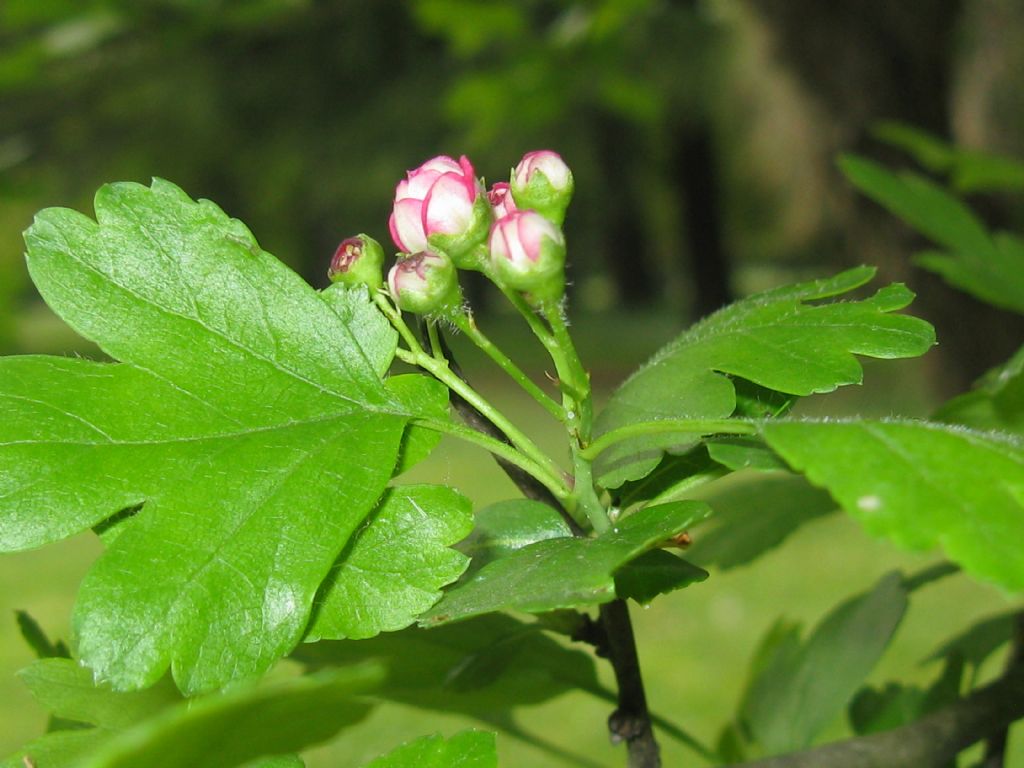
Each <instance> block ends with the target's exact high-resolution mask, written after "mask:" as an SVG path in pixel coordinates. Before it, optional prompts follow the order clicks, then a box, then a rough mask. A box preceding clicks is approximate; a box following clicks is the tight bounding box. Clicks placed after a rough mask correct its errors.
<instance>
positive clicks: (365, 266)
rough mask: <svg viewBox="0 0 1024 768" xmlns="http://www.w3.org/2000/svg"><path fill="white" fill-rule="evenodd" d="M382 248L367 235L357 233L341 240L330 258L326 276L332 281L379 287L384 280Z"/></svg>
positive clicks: (373, 287) (374, 288)
mask: <svg viewBox="0 0 1024 768" xmlns="http://www.w3.org/2000/svg"><path fill="white" fill-rule="evenodd" d="M383 266H384V249H383V248H381V247H380V243H378V242H377V241H376V240H374V239H373V238H372V237H370V236H369V235H357V236H356V237H349V238H347V239H345V240H342V241H341V245H339V246H338V249H337V250H336V251H335V252H334V256H333V258H331V265H330V267H328V269H327V277H329V278H330V279H331V282H332V283H343V284H345V285H360V284H361V285H366V286H369V287H370V288H371V289H373V290H376V289H377V288H380V286H381V283H383V282H384V276H383Z"/></svg>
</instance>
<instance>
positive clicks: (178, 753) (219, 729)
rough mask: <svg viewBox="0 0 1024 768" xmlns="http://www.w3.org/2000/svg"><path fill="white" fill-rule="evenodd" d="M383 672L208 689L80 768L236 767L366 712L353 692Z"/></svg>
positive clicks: (311, 740)
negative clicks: (220, 691) (212, 691)
mask: <svg viewBox="0 0 1024 768" xmlns="http://www.w3.org/2000/svg"><path fill="white" fill-rule="evenodd" d="M377 679H379V669H376V668H374V667H372V666H366V665H364V666H361V667H354V668H350V669H347V670H337V671H334V672H331V673H319V674H317V675H312V676H306V677H296V678H292V679H289V680H286V681H284V682H281V683H277V684H274V685H266V686H261V687H259V688H240V689H235V690H232V691H230V692H228V693H224V694H214V695H209V696H204V697H202V698H199V699H196V700H194V701H191V702H188V703H183V704H180V705H178V706H176V707H173V708H172V709H169V710H167V711H165V712H163V713H162V714H160V715H157V716H156V717H154V718H151V719H149V720H147V721H145V722H142V723H140V724H138V725H136V726H134V727H132V728H130V729H128V730H126V731H123V732H121V733H120V734H118V735H116V736H114V737H112V738H110V739H109V740H108V741H105V742H104V743H103V744H102V745H101V746H100V747H99V749H97V750H96V751H95V752H93V753H91V754H90V755H89V757H88V758H87V759H85V760H83V761H81V763H80V764H79V765H78V766H77V768H138V767H139V766H146V768H231V767H232V766H238V765H243V764H246V763H249V762H251V761H253V760H255V759H257V758H260V757H263V756H267V757H273V756H275V755H283V754H285V753H290V752H296V751H298V750H300V749H303V748H305V747H309V746H312V745H314V744H318V743H320V742H322V741H325V740H326V739H329V738H330V737H332V736H333V735H334V734H336V733H337V732H338V731H339V730H341V729H342V728H344V727H345V726H346V725H350V724H352V723H355V722H358V721H359V720H361V719H362V718H363V717H365V716H366V714H367V712H368V711H369V705H368V704H367V703H365V702H362V701H356V700H355V699H354V698H353V697H354V695H355V694H357V693H359V692H361V691H363V690H365V689H366V688H367V687H370V686H372V685H373V683H374V682H375V681H376V680H377ZM270 724H272V726H273V727H268V725H270ZM289 760H290V761H291V762H292V763H294V758H289ZM272 764H273V763H271V765H272ZM286 764H288V763H286ZM40 768H42V766H40Z"/></svg>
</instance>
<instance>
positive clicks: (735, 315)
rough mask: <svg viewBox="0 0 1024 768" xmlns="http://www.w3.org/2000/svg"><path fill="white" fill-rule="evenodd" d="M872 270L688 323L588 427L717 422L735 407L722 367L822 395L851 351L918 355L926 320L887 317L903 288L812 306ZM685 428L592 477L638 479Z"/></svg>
mask: <svg viewBox="0 0 1024 768" xmlns="http://www.w3.org/2000/svg"><path fill="white" fill-rule="evenodd" d="M873 274H874V270H873V269H870V268H868V267H860V268H858V269H853V270H849V271H847V272H844V273H842V274H840V275H837V276H835V277H833V278H830V279H827V280H817V281H814V282H810V283H802V284H800V285H795V286H789V287H786V288H779V289H776V290H773V291H768V292H765V293H761V294H757V295H755V296H751V297H750V298H748V299H744V300H742V301H739V302H736V303H735V304H732V305H730V306H728V307H726V308H724V309H722V310H719V311H718V312H716V313H715V314H713V315H711V316H710V317H708V318H706V319H705V320H703V321H702V322H700V323H698V324H697V325H695V326H693V328H691V329H690V330H688V331H686V332H685V333H683V334H682V335H681V336H679V337H678V338H677V339H675V340H674V341H672V342H670V343H669V344H668V345H667V346H666V347H664V348H663V349H662V350H661V351H659V352H658V353H656V354H655V355H654V357H653V358H651V360H650V361H648V362H647V363H646V364H645V365H644V366H643V367H641V368H640V369H639V370H638V371H637V372H636V373H634V374H633V375H632V376H631V377H630V378H629V379H628V380H627V381H626V382H625V383H624V384H623V385H622V386H621V387H620V388H619V389H618V390H617V391H616V392H615V394H614V395H613V396H612V398H611V401H610V402H609V404H608V407H607V408H606V409H605V410H604V411H603V412H602V413H601V414H600V416H599V417H598V420H597V424H596V431H597V434H602V433H604V432H608V431H610V430H612V429H616V428H619V427H623V426H626V425H629V424H635V423H638V422H645V421H655V420H659V419H669V418H673V419H723V418H726V417H728V416H730V415H733V413H734V412H735V411H736V409H737V395H736V390H735V386H734V383H733V381H732V380H730V378H729V377H728V376H725V375H723V374H731V375H733V376H738V377H741V378H742V379H744V380H746V381H748V382H752V383H753V384H756V385H758V386H759V387H762V388H766V389H769V390H774V391H776V392H781V393H785V394H788V395H799V396H803V395H810V394H813V393H816V392H831V391H832V390H834V389H836V388H837V387H839V386H842V385H844V384H856V383H859V382H860V381H861V378H862V373H863V372H862V370H861V367H860V364H859V363H858V362H857V360H856V358H855V357H854V355H855V354H858V355H867V356H870V357H879V358H899V357H912V356H916V355H920V354H923V353H924V352H925V351H927V350H928V348H929V347H930V346H931V345H932V344H933V343H934V333H933V331H932V329H931V326H929V325H928V324H927V323H925V322H924V321H923V320H919V319H917V318H914V317H908V316H906V315H898V314H892V313H893V312H894V311H895V310H899V309H902V308H904V307H906V306H907V305H908V304H909V303H910V301H911V299H912V298H913V294H912V293H911V292H910V291H908V290H907V289H906V288H905V287H903V286H902V285H890V286H888V287H886V288H883V289H881V290H879V291H878V292H877V293H876V294H875V295H874V296H872V297H871V298H868V299H864V300H862V301H836V302H831V303H824V304H812V303H810V302H816V301H819V300H821V299H828V298H831V297H834V296H838V295H841V294H844V293H847V292H849V291H852V290H853V289H855V288H858V287H860V286H862V285H864V284H865V283H866V282H868V281H869V280H870V279H871V277H872V275H873ZM693 443H694V439H693V437H692V435H690V436H683V435H659V436H657V437H645V438H635V439H631V440H627V441H624V442H623V443H621V444H619V445H617V446H614V447H613V448H611V449H610V450H608V451H605V452H604V453H603V454H602V455H601V456H600V457H599V458H598V460H597V461H596V462H595V470H596V472H597V476H598V480H599V482H600V483H601V484H602V485H604V486H605V487H610V488H615V487H618V486H619V485H621V484H622V483H623V482H624V481H626V480H635V479H637V478H639V477H643V476H644V475H645V474H647V473H648V472H649V471H650V470H651V469H653V468H654V467H655V466H656V465H657V464H658V462H659V461H660V459H661V455H662V451H663V450H665V449H666V448H668V449H670V450H671V451H672V452H673V453H681V452H683V451H684V450H686V449H688V447H689V446H692V445H693Z"/></svg>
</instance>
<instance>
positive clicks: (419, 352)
mask: <svg viewBox="0 0 1024 768" xmlns="http://www.w3.org/2000/svg"><path fill="white" fill-rule="evenodd" d="M414 341H415V340H414ZM416 347H417V349H414V350H404V349H399V350H397V352H396V355H397V356H398V357H399V359H401V360H403V361H404V362H406V363H409V364H410V365H415V366H416V367H418V368H422V369H423V370H425V371H427V372H428V373H430V374H431V375H432V376H433V377H434V378H435V379H437V380H438V381H440V382H441V383H442V384H444V385H445V386H446V387H448V389H450V390H451V391H452V392H455V393H457V394H458V395H459V396H460V397H461V398H462V399H463V400H465V401H466V402H467V403H469V404H470V405H472V406H473V407H474V408H476V410H477V411H479V412H480V413H481V414H482V415H483V417H484V418H486V419H487V420H488V421H489V422H491V423H492V424H493V425H494V426H496V427H497V428H498V429H500V430H501V431H502V433H503V434H504V435H505V436H506V437H508V439H509V440H510V441H511V442H512V445H513V446H515V448H517V449H518V450H519V451H521V452H522V453H523V454H525V455H526V456H527V457H529V458H530V459H531V460H532V461H533V462H534V463H536V464H537V465H539V466H541V467H544V469H545V471H546V472H547V473H548V475H549V476H550V477H561V476H562V470H561V468H560V467H559V466H558V464H556V463H555V461H554V460H553V459H552V458H551V457H550V456H548V455H547V454H546V453H544V452H543V451H542V450H541V449H540V448H538V447H537V444H536V443H534V442H533V440H531V439H530V438H529V437H528V436H527V435H526V434H524V433H523V432H522V431H521V430H520V429H519V428H518V427H516V426H515V425H514V424H513V423H512V422H511V421H509V419H508V418H507V417H506V416H505V414H503V413H502V412H501V411H499V410H498V409H497V408H495V407H494V406H493V405H491V404H490V403H489V402H488V401H487V400H486V399H484V398H483V397H482V396H481V395H480V393H478V392H477V391H476V390H475V389H473V388H472V387H471V386H469V384H467V383H466V382H465V381H463V380H462V379H460V378H459V377H458V376H456V375H455V374H454V373H453V372H452V370H451V369H450V368H449V367H448V362H447V361H446V360H437V359H436V358H434V357H431V356H430V355H428V354H427V353H426V352H424V351H423V349H422V348H420V347H419V344H417V345H416ZM537 479H538V480H540V478H537Z"/></svg>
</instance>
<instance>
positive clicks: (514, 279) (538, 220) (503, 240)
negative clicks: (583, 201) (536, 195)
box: [491, 210, 565, 303]
mask: <svg viewBox="0 0 1024 768" xmlns="http://www.w3.org/2000/svg"><path fill="white" fill-rule="evenodd" d="M491 268H492V271H493V274H494V278H495V280H496V281H497V282H498V283H499V284H501V285H504V286H507V287H508V288H514V289H515V290H517V291H523V292H524V293H527V294H529V296H530V298H531V299H532V300H533V301H534V302H536V303H545V302H551V301H557V300H558V299H560V298H562V294H563V293H565V238H564V237H563V236H562V232H561V230H559V229H558V227H556V226H555V225H554V224H552V223H551V221H550V220H548V219H547V218H545V217H544V216H541V215H540V214H539V213H537V212H535V211H523V210H520V211H513V212H512V213H510V214H508V215H507V216H505V217H504V218H502V219H500V220H499V221H498V222H496V223H495V225H494V229H492V230H491Z"/></svg>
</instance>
